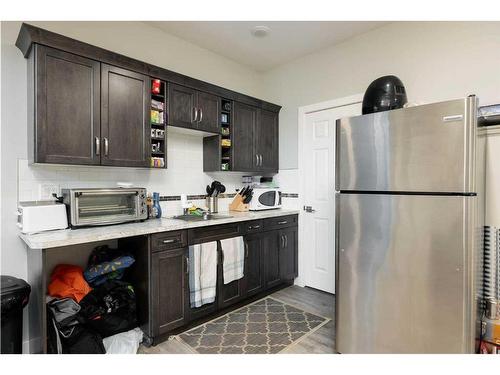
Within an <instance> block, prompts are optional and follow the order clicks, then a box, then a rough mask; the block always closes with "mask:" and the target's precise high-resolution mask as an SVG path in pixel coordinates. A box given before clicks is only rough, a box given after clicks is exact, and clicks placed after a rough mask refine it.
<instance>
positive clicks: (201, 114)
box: [196, 91, 220, 133]
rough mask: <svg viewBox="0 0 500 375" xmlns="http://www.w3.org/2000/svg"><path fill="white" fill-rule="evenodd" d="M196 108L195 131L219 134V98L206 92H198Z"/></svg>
mask: <svg viewBox="0 0 500 375" xmlns="http://www.w3.org/2000/svg"><path fill="white" fill-rule="evenodd" d="M197 99H198V100H197V104H196V107H197V108H198V119H197V125H196V126H197V129H198V130H203V131H206V132H211V133H220V130H219V116H220V98H219V97H218V96H217V95H212V94H208V93H206V92H201V91H200V92H198V98H197Z"/></svg>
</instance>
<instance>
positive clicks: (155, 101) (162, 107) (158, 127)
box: [149, 79, 167, 168]
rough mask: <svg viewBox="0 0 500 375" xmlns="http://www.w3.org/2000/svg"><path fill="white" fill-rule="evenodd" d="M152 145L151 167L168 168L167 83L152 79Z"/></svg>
mask: <svg viewBox="0 0 500 375" xmlns="http://www.w3.org/2000/svg"><path fill="white" fill-rule="evenodd" d="M150 92H151V101H150V108H151V129H150V131H151V143H150V150H149V152H150V167H151V168H166V167H167V163H166V147H167V142H166V137H167V131H166V127H165V124H166V122H167V118H166V117H167V111H166V109H167V96H166V95H167V83H166V82H165V81H162V80H159V79H151V91H150Z"/></svg>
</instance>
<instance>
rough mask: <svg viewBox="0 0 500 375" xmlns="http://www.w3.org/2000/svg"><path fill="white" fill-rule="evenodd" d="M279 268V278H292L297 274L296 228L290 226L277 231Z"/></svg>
mask: <svg viewBox="0 0 500 375" xmlns="http://www.w3.org/2000/svg"><path fill="white" fill-rule="evenodd" d="M278 239H279V241H280V251H279V268H280V279H281V280H292V279H294V278H295V277H297V275H298V261H297V256H298V254H297V250H298V246H297V242H298V229H297V227H290V228H286V229H282V230H280V231H279V238H278Z"/></svg>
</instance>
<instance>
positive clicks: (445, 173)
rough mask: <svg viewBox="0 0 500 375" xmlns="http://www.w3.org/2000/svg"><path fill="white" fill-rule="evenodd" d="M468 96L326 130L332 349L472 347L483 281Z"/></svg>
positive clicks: (476, 160) (477, 141)
mask: <svg viewBox="0 0 500 375" xmlns="http://www.w3.org/2000/svg"><path fill="white" fill-rule="evenodd" d="M476 112H477V98H476V97H475V96H470V97H468V98H465V99H460V100H451V101H446V102H441V103H434V104H428V105H421V106H416V107H409V108H404V109H398V110H392V111H387V112H379V113H374V114H369V115H363V116H357V117H351V118H344V119H340V120H338V121H337V126H336V190H337V195H336V306H335V310H336V348H337V351H338V352H340V353H473V352H474V350H475V338H476V336H477V334H478V333H477V332H478V329H477V328H478V327H479V326H478V323H477V319H478V318H479V319H480V315H479V313H478V311H479V306H480V304H479V303H478V299H479V298H480V294H481V277H482V271H481V267H482V263H481V254H482V228H483V221H484V163H485V161H484V160H485V149H484V136H483V135H481V134H480V133H481V132H480V131H479V129H478V127H477V119H476Z"/></svg>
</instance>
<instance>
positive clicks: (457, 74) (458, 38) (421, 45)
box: [264, 22, 500, 169]
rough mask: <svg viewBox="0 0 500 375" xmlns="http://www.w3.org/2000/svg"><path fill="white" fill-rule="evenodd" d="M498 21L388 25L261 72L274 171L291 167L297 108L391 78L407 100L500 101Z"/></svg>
mask: <svg viewBox="0 0 500 375" xmlns="http://www.w3.org/2000/svg"><path fill="white" fill-rule="evenodd" d="M499 66H500V22H480V23H472V22H405V23H399V22H398V23H392V24H388V25H386V26H383V27H381V28H378V29H375V30H373V31H370V32H368V33H366V34H363V35H360V36H358V37H356V38H353V39H350V40H348V41H346V42H344V43H341V44H338V45H336V46H333V47H330V48H326V49H324V50H323V51H320V52H317V53H313V54H310V55H307V56H304V57H302V58H300V59H298V60H296V61H293V62H290V63H288V64H286V65H282V66H279V67H277V68H275V69H274V70H271V71H269V72H267V73H265V74H264V84H265V87H264V92H265V94H266V95H267V98H268V100H270V101H272V102H275V103H279V104H280V105H282V106H283V109H282V110H281V113H280V169H290V168H297V165H298V161H297V134H298V133H297V110H298V107H300V106H304V105H308V104H314V103H318V102H322V101H326V100H331V99H336V98H341V97H345V96H349V95H352V94H358V93H364V91H365V89H366V87H367V86H368V85H369V84H370V82H371V81H373V80H374V79H376V78H377V77H380V76H383V75H387V74H395V75H397V76H398V77H399V78H401V80H402V81H403V83H404V84H405V86H406V89H407V93H408V99H409V101H411V102H417V103H428V102H433V101H440V100H447V99H454V98H459V97H464V96H467V95H468V94H476V95H478V96H479V98H480V100H481V104H490V103H498V102H500V74H499Z"/></svg>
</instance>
